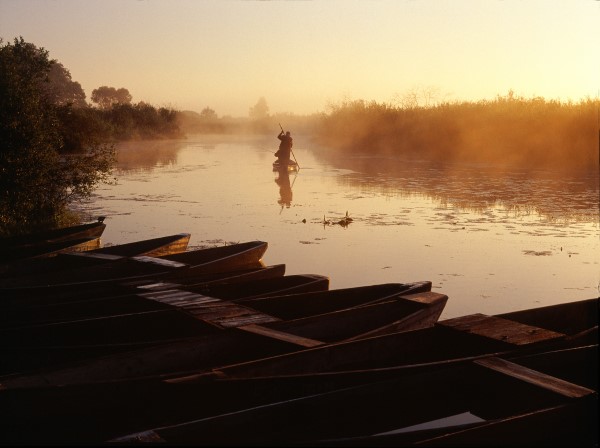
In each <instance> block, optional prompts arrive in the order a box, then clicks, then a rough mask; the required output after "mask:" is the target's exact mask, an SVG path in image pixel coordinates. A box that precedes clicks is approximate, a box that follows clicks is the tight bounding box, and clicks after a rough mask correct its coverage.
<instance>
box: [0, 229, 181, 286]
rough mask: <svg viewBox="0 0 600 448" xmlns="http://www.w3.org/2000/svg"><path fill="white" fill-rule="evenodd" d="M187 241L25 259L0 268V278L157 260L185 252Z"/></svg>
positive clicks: (167, 240) (138, 243)
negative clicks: (127, 260) (145, 258)
mask: <svg viewBox="0 0 600 448" xmlns="http://www.w3.org/2000/svg"><path fill="white" fill-rule="evenodd" d="M190 237H191V235H190V234H189V233H178V234H175V235H169V236H163V237H159V238H151V239H146V240H141V241H134V242H131V243H124V244H117V245H113V246H106V247H99V248H97V249H91V250H86V251H84V252H62V253H58V254H57V255H56V256H54V257H43V258H35V259H27V260H23V261H21V262H14V263H10V264H6V265H4V266H2V267H0V275H1V276H2V277H19V276H25V275H40V274H41V275H48V273H50V272H57V271H65V270H67V269H79V268H81V267H88V266H98V265H100V264H103V263H108V262H111V261H116V260H121V259H122V258H125V257H135V256H140V255H145V256H148V257H161V256H165V255H171V254H176V253H180V252H185V250H186V249H187V246H188V243H189V241H190Z"/></svg>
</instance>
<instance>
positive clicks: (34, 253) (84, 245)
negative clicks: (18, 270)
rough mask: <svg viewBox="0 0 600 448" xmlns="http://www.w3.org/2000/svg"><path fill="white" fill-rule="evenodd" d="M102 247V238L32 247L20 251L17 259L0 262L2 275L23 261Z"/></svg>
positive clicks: (79, 239) (73, 240) (6, 259)
mask: <svg viewBox="0 0 600 448" xmlns="http://www.w3.org/2000/svg"><path fill="white" fill-rule="evenodd" d="M99 247H100V238H99V237H91V238H78V239H72V240H67V241H58V242H55V243H46V244H44V247H43V248H41V247H38V246H35V247H31V248H23V249H20V250H19V253H18V255H16V257H17V258H5V259H4V261H2V262H0V263H1V264H0V273H2V272H5V271H7V270H10V269H11V268H12V266H13V265H15V264H19V263H21V262H23V261H29V260H37V259H40V258H51V257H55V256H57V255H58V254H62V253H72V252H84V251H88V250H93V249H98V248H99Z"/></svg>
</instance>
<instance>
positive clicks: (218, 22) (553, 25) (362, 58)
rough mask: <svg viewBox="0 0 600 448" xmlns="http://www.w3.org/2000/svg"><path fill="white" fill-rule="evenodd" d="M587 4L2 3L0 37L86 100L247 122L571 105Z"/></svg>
mask: <svg viewBox="0 0 600 448" xmlns="http://www.w3.org/2000/svg"><path fill="white" fill-rule="evenodd" d="M599 24H600V2H599V1H594V0H539V1H538V0H523V1H516V0H505V1H498V0H371V1H367V0H313V1H291V0H288V1H243V0H238V1H235V0H0V37H2V38H3V39H4V42H7V41H12V40H13V39H14V38H15V37H18V36H23V38H24V39H25V41H27V42H31V43H33V44H35V45H36V46H38V47H44V48H45V49H46V50H48V51H49V52H50V57H51V58H52V59H57V60H58V61H59V62H61V63H62V64H63V65H64V66H65V67H66V68H67V69H68V70H69V71H70V72H71V75H72V78H73V80H75V81H77V82H79V83H81V85H82V87H83V89H84V90H85V93H86V95H87V97H88V100H89V97H90V95H91V92H92V90H93V89H95V88H97V87H100V86H103V85H107V86H111V87H116V88H120V87H125V88H127V89H129V92H130V93H131V94H132V96H133V101H134V102H138V101H146V102H148V103H151V104H153V105H155V106H172V107H175V108H177V109H181V110H196V111H200V110H202V109H203V108H204V107H207V106H208V107H211V108H212V109H214V110H215V111H216V112H217V114H218V115H219V116H222V115H233V116H247V115H248V109H249V108H250V107H251V106H253V105H254V104H256V102H257V100H258V99H259V98H260V97H265V99H266V100H267V104H268V105H269V108H270V112H271V113H278V112H293V113H297V114H308V113H313V112H321V111H325V110H326V109H327V105H328V104H330V103H337V102H339V101H341V100H344V99H352V100H353V99H364V100H367V101H370V100H375V101H378V102H393V101H395V100H396V99H397V98H401V97H402V96H403V95H405V94H406V93H407V92H409V91H411V90H416V89H419V88H426V89H434V90H437V91H438V92H439V93H440V96H441V97H442V98H443V99H445V100H449V101H453V100H473V101H476V100H480V99H493V98H494V97H495V96H496V95H498V94H500V95H505V94H506V93H507V92H508V91H509V90H510V89H512V90H514V92H515V93H516V94H517V95H523V96H525V97H532V96H543V97H545V98H547V99H551V98H552V99H560V100H568V99H572V100H574V101H579V100H580V99H582V98H585V97H587V96H589V97H592V98H596V97H597V96H598V93H599V88H600V26H599Z"/></svg>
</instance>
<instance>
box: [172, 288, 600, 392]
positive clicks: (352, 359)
mask: <svg viewBox="0 0 600 448" xmlns="http://www.w3.org/2000/svg"><path fill="white" fill-rule="evenodd" d="M599 300H600V299H598V298H594V299H589V300H583V301H577V302H570V303H563V304H559V305H550V306H546V307H540V308H533V309H530V310H522V311H516V312H511V313H504V314H499V315H496V316H487V315H484V314H473V315H468V316H462V317H457V318H453V319H446V320H441V321H438V322H437V323H435V324H434V325H433V326H432V327H430V328H424V329H420V330H415V331H410V332H404V333H393V334H385V335H382V336H378V337H371V338H363V339H360V340H355V341H344V342H339V343H334V344H328V345H324V346H322V347H314V348H311V349H307V350H303V351H301V352H297V353H289V354H284V355H279V356H274V357H272V358H265V359H259V360H254V361H250V362H246V363H241V364H237V365H230V366H224V367H221V368H219V369H218V370H215V371H214V372H213V373H212V375H213V376H216V377H219V378H252V377H273V376H279V375H300V374H311V373H319V372H339V371H348V370H364V369H368V374H370V375H373V376H377V375H382V376H385V375H388V374H389V373H390V372H392V371H393V374H394V375H397V374H398V371H402V370H403V369H415V368H431V366H439V365H447V364H451V363H461V362H465V361H470V360H472V359H473V358H479V357H484V356H492V355H502V354H506V353H515V352H524V351H527V350H539V349H540V348H544V347H547V346H564V345H566V346H569V345H572V344H581V343H594V342H596V343H597V339H598V306H599ZM209 375H210V374H209ZM203 376H206V373H201V374H199V375H190V376H188V377H187V378H181V379H179V380H175V381H195V380H201V379H202V377H203Z"/></svg>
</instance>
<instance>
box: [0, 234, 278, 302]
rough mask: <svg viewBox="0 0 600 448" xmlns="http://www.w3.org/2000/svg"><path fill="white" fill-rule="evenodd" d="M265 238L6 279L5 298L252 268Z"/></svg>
mask: <svg viewBox="0 0 600 448" xmlns="http://www.w3.org/2000/svg"><path fill="white" fill-rule="evenodd" d="M267 246H268V244H267V243H266V242H264V241H250V242H246V243H239V244H232V245H228V246H220V247H212V248H208V249H198V250H192V251H186V252H181V253H177V254H172V255H166V256H162V257H147V256H137V257H128V258H125V259H122V260H119V261H115V262H113V263H108V264H103V265H100V266H93V267H88V268H85V267H84V268H80V269H73V270H69V271H68V272H56V273H52V275H48V276H39V275H37V276H31V277H29V276H23V277H18V278H13V279H4V280H3V281H2V282H1V283H0V284H1V285H2V286H1V287H0V295H1V296H2V297H3V299H4V300H11V299H12V298H15V297H16V298H17V300H18V299H19V298H22V297H28V296H32V295H33V296H39V295H47V294H59V295H60V294H64V293H67V294H68V293H69V292H70V291H77V293H81V294H83V293H84V291H87V290H93V289H95V288H98V287H103V286H104V285H106V284H109V285H111V284H114V283H115V282H133V281H137V280H142V281H143V280H145V279H149V278H151V279H155V280H159V279H160V280H171V281H173V280H178V279H181V278H186V277H187V278H190V277H193V276H195V275H197V274H209V273H219V272H225V271H233V270H240V269H249V268H252V267H259V266H261V265H262V263H261V261H260V260H261V258H262V256H263V255H264V253H265V251H266V250H267Z"/></svg>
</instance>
